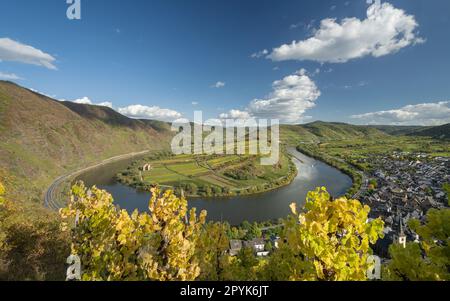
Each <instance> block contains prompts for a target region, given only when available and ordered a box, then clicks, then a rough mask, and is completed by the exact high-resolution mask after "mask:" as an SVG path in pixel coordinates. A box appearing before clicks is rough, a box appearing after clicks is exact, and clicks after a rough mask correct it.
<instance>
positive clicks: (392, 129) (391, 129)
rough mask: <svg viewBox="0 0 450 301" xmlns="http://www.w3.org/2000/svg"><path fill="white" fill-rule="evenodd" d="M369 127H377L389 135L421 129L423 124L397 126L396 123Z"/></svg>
mask: <svg viewBox="0 0 450 301" xmlns="http://www.w3.org/2000/svg"><path fill="white" fill-rule="evenodd" d="M369 127H371V128H375V129H378V130H380V131H382V132H385V133H386V134H389V135H394V136H400V135H408V134H411V133H414V132H415V131H417V130H421V129H423V128H424V127H423V126H397V125H369Z"/></svg>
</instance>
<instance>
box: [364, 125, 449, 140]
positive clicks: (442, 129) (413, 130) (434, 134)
mask: <svg viewBox="0 0 450 301" xmlns="http://www.w3.org/2000/svg"><path fill="white" fill-rule="evenodd" d="M370 127H372V128H376V129H378V130H380V131H383V132H385V133H387V134H389V135H395V136H399V135H405V136H424V137H431V138H435V139H449V138H450V124H445V125H441V126H394V125H392V126H391V125H375V126H370Z"/></svg>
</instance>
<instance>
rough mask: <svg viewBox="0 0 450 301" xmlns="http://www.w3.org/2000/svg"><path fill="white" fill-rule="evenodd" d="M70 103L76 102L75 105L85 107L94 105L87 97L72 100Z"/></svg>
mask: <svg viewBox="0 0 450 301" xmlns="http://www.w3.org/2000/svg"><path fill="white" fill-rule="evenodd" d="M70 101H71V102H74V103H79V104H83V105H92V101H91V100H90V99H89V97H87V96H85V97H82V98H79V99H75V100H70Z"/></svg>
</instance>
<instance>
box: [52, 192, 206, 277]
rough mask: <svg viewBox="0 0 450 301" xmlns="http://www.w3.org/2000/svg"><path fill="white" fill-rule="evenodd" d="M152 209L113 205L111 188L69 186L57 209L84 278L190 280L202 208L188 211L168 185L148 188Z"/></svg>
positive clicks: (196, 266)
mask: <svg viewBox="0 0 450 301" xmlns="http://www.w3.org/2000/svg"><path fill="white" fill-rule="evenodd" d="M149 209H150V213H151V214H147V213H141V214H139V213H138V212H137V211H135V212H134V213H133V214H132V215H131V216H130V215H129V214H128V213H127V212H126V211H125V210H118V209H117V208H116V207H115V206H114V204H113V199H112V197H111V195H110V194H108V193H107V192H105V191H102V190H99V189H97V188H96V187H93V188H92V189H91V190H87V189H86V188H85V186H84V185H83V184H82V183H77V185H75V186H74V187H73V188H72V198H71V202H70V204H69V206H68V208H65V209H63V210H61V216H62V217H63V218H64V220H65V223H64V228H65V229H68V222H69V221H70V220H73V219H77V220H78V222H77V225H76V227H74V228H72V229H71V234H72V254H75V255H78V256H79V257H80V259H81V263H82V271H83V275H82V278H83V280H147V279H150V280H161V281H162V280H195V279H196V278H197V277H198V275H199V274H200V268H199V264H198V262H197V260H196V258H195V256H194V253H195V250H196V245H197V242H198V238H199V235H200V230H201V226H202V225H203V224H204V222H205V218H206V212H202V213H201V214H200V217H199V219H197V217H196V213H195V209H191V211H190V212H189V214H188V211H187V201H186V200H185V199H184V198H177V197H176V196H175V195H174V194H173V192H172V191H170V190H168V191H166V192H165V193H164V194H162V195H161V192H160V190H159V189H158V188H153V189H152V198H151V200H150V203H149Z"/></svg>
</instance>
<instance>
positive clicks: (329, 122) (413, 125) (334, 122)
mask: <svg viewBox="0 0 450 301" xmlns="http://www.w3.org/2000/svg"><path fill="white" fill-rule="evenodd" d="M0 82H5V83H11V84H14V85H17V86H19V87H21V88H24V89H27V90H29V91H31V92H33V93H37V94H39V95H41V96H44V97H48V98H50V99H52V100H54V101H57V102H67V101H69V100H58V99H55V98H53V97H52V96H49V95H45V94H41V93H40V92H39V91H36V90H33V89H30V88H27V87H24V86H22V85H20V84H19V83H16V82H13V81H8V80H0ZM69 102H71V101H69ZM75 104H77V105H81V106H98V107H103V108H106V109H110V110H113V111H114V112H116V113H117V114H120V115H121V116H123V117H126V118H129V119H133V120H138V121H139V120H140V121H144V120H149V121H160V122H165V123H167V124H169V125H170V124H171V123H172V122H170V121H164V120H157V119H148V118H138V117H129V116H126V115H124V114H121V113H120V112H117V111H116V110H114V109H113V108H111V107H108V106H104V105H100V104H86V103H75ZM212 120H217V119H212ZM231 120H233V119H231ZM256 120H257V119H256ZM175 121H176V120H175ZM221 121H222V122H225V119H221ZM189 122H190V123H191V124H195V122H194V121H189ZM207 122H208V120H205V121H204V122H203V123H202V125H205V123H207ZM317 123H325V124H342V125H352V126H363V127H378V126H380V127H381V126H383V127H384V126H388V127H398V128H401V127H423V128H433V127H442V126H446V125H448V124H450V123H444V124H441V125H418V124H411V125H395V124H356V123H349V122H342V121H324V120H314V121H309V122H304V123H293V124H283V123H280V125H281V126H283V125H287V126H289V125H292V126H302V125H310V124H317Z"/></svg>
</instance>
